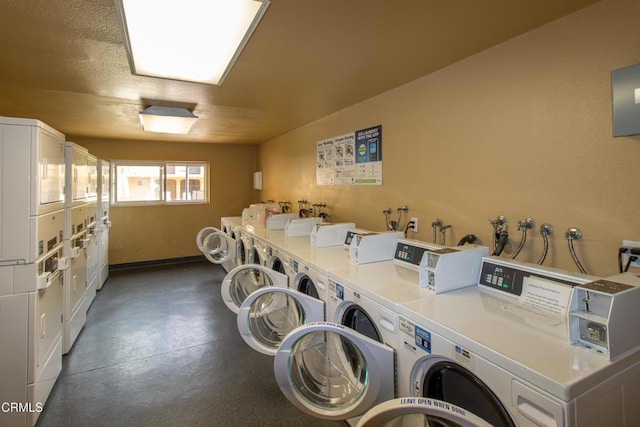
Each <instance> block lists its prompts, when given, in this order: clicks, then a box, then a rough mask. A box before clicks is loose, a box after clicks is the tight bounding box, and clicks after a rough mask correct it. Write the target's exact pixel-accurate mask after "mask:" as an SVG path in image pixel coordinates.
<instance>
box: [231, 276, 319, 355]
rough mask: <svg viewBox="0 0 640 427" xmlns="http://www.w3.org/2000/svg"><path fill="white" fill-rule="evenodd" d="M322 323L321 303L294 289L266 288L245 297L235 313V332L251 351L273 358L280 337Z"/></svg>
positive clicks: (282, 337) (280, 340)
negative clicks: (308, 324) (312, 324)
mask: <svg viewBox="0 0 640 427" xmlns="http://www.w3.org/2000/svg"><path fill="white" fill-rule="evenodd" d="M322 320H324V302H322V301H320V300H318V299H315V298H312V297H310V296H308V295H304V294H301V293H300V292H298V291H296V290H295V289H290V288H282V287H277V286H276V287H274V286H270V287H267V288H262V289H258V290H257V291H255V292H253V293H252V294H251V295H249V296H248V297H247V298H246V299H245V300H244V302H243V303H242V305H241V306H240V309H239V311H238V319H237V322H238V330H239V331H240V336H242V339H244V341H245V342H246V343H247V344H248V345H249V346H250V347H251V348H253V349H254V350H257V351H259V352H260V353H263V354H267V355H269V356H275V354H276V352H277V350H278V348H279V347H280V344H281V343H282V340H283V339H284V337H285V336H286V335H287V334H288V333H289V332H291V331H292V330H294V329H295V328H297V327H299V326H302V325H304V324H306V323H311V322H321V321H322Z"/></svg>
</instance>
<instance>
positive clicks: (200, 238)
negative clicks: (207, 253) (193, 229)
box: [196, 227, 220, 252]
mask: <svg viewBox="0 0 640 427" xmlns="http://www.w3.org/2000/svg"><path fill="white" fill-rule="evenodd" d="M218 231H220V230H218V229H217V228H215V227H205V228H203V229H202V230H200V231H198V234H196V245H197V246H198V250H200V252H204V239H206V238H207V236H208V235H210V234H211V233H215V232H218Z"/></svg>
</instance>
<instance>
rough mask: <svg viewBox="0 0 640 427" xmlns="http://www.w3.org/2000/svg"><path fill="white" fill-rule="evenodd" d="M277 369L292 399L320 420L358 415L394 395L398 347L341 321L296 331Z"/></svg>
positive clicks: (282, 387) (286, 342) (285, 345)
mask: <svg viewBox="0 0 640 427" xmlns="http://www.w3.org/2000/svg"><path fill="white" fill-rule="evenodd" d="M274 372H275V376H276V381H277V383H278V386H279V387H280V390H281V391H282V393H283V394H284V395H285V396H286V397H287V399H288V400H289V401H290V402H291V403H293V404H294V405H295V406H296V407H297V408H298V409H300V410H302V411H303V412H305V413H307V414H309V415H313V416H315V417H318V418H324V419H328V420H344V419H348V418H353V417H355V416H358V415H362V414H363V413H365V412H366V411H367V410H369V409H370V408H371V407H373V406H374V405H376V404H378V403H381V402H383V401H386V400H389V399H393V397H394V352H393V349H391V348H390V347H387V346H385V345H383V344H380V343H378V342H376V341H374V340H371V339H370V338H367V337H365V336H363V335H361V334H359V333H357V332H356V331H354V330H351V329H349V328H346V327H344V326H342V325H338V324H336V323H330V322H317V323H309V324H306V325H304V326H301V327H299V328H297V329H294V330H293V331H291V332H290V333H289V334H288V335H287V336H286V337H285V338H284V340H283V341H282V344H281V345H280V348H279V349H278V351H277V352H276V356H275V358H274Z"/></svg>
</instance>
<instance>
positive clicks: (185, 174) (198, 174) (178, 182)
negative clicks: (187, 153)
mask: <svg viewBox="0 0 640 427" xmlns="http://www.w3.org/2000/svg"><path fill="white" fill-rule="evenodd" d="M112 168H113V170H112V176H113V180H112V185H113V192H112V194H113V199H112V203H113V204H114V205H154V204H181V203H208V202H209V188H208V184H207V183H208V182H209V163H208V162H151V161H149V162H145V161H129V160H116V161H113V162H112Z"/></svg>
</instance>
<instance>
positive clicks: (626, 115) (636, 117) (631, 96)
mask: <svg viewBox="0 0 640 427" xmlns="http://www.w3.org/2000/svg"><path fill="white" fill-rule="evenodd" d="M611 89H612V95H613V136H630V135H640V64H636V65H632V66H630V67H626V68H621V69H619V70H615V71H613V72H612V73H611Z"/></svg>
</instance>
